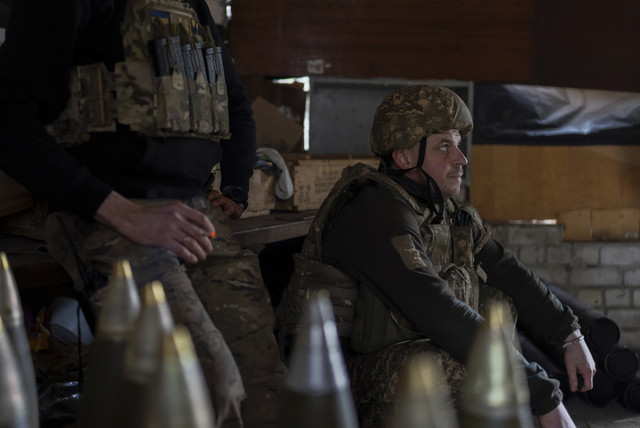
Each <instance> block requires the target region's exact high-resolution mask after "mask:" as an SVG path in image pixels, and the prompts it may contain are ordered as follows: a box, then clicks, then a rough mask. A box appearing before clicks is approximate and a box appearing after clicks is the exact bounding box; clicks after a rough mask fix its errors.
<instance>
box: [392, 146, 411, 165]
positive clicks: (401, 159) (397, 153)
mask: <svg viewBox="0 0 640 428" xmlns="http://www.w3.org/2000/svg"><path fill="white" fill-rule="evenodd" d="M391 157H392V158H393V162H394V163H395V164H396V166H397V167H398V168H400V169H409V168H411V167H412V166H415V162H413V157H412V153H411V152H410V151H409V150H407V149H398V150H394V151H392V152H391Z"/></svg>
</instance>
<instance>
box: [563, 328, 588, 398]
mask: <svg viewBox="0 0 640 428" xmlns="http://www.w3.org/2000/svg"><path fill="white" fill-rule="evenodd" d="M565 343H567V346H566V347H565V348H564V365H565V368H566V369H567V375H568V376H569V389H570V390H571V391H572V392H576V391H580V392H584V391H589V390H590V389H592V388H593V376H594V375H595V374H596V364H595V362H594V361H593V357H592V356H591V352H589V348H588V347H587V344H586V343H585V342H584V338H583V337H582V335H581V334H580V330H576V331H574V332H573V333H571V334H570V335H569V336H567V338H566V339H565Z"/></svg>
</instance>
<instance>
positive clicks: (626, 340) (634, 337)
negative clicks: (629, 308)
mask: <svg viewBox="0 0 640 428" xmlns="http://www.w3.org/2000/svg"><path fill="white" fill-rule="evenodd" d="M620 344H621V345H624V346H626V347H628V348H629V349H631V350H632V351H634V352H636V353H637V352H640V330H638V329H633V330H622V331H621V332H620Z"/></svg>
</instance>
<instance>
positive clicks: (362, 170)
mask: <svg viewBox="0 0 640 428" xmlns="http://www.w3.org/2000/svg"><path fill="white" fill-rule="evenodd" d="M371 181H374V182H378V183H381V184H383V185H384V186H386V187H387V188H388V189H390V190H391V191H392V192H393V193H395V194H396V195H397V196H399V197H400V198H402V199H404V200H405V201H406V202H407V203H408V204H409V206H410V207H411V209H412V210H413V212H414V214H415V215H416V217H417V218H418V222H419V223H420V224H421V227H420V232H421V236H422V241H423V245H424V249H425V252H426V255H427V256H428V257H429V259H430V260H431V261H432V264H433V267H434V269H435V270H436V272H437V273H438V274H439V275H440V277H441V278H443V279H444V280H445V281H447V284H448V287H449V289H450V290H451V292H452V293H453V294H454V295H455V296H456V297H457V298H458V299H459V300H461V301H463V302H465V303H467V304H469V305H470V306H471V307H472V308H474V309H475V310H477V309H478V294H479V293H478V287H479V281H480V280H483V281H484V280H485V279H486V276H485V274H484V272H483V271H482V269H481V268H480V267H479V266H475V265H474V255H475V254H477V252H478V251H480V249H481V248H482V246H483V245H484V243H485V242H486V241H487V240H488V239H489V233H488V232H487V231H486V230H485V229H484V227H482V223H481V220H480V217H479V215H478V214H477V212H476V211H475V209H473V208H472V207H462V208H458V209H456V208H455V207H454V205H453V202H452V201H447V203H446V204H447V205H446V209H445V213H446V214H445V218H444V220H443V222H442V223H440V224H431V221H432V220H433V218H434V217H435V213H432V212H430V210H428V209H426V208H425V206H423V205H421V204H419V203H418V202H417V201H416V200H415V199H414V198H413V197H412V196H411V195H409V194H408V193H407V191H406V190H405V189H404V188H402V186H400V184H398V183H397V182H395V181H394V180H393V179H391V178H390V177H388V176H386V175H384V174H381V173H379V172H377V171H376V170H374V169H373V168H371V167H369V166H367V165H364V164H358V165H354V166H352V167H347V168H346V169H345V170H344V171H343V173H342V177H341V179H340V180H339V181H338V183H336V185H335V186H334V188H333V190H332V191H331V193H330V194H329V195H328V196H327V198H326V199H325V201H324V202H323V204H322V206H321V207H320V209H319V210H318V213H317V214H316V216H315V218H314V221H313V222H312V224H311V227H310V229H309V235H308V236H307V239H306V240H305V243H304V245H303V248H302V251H301V253H300V254H296V255H295V256H294V264H295V266H294V272H293V275H292V277H291V280H290V282H289V287H288V288H287V289H286V290H285V293H284V294H283V297H282V303H281V304H280V307H279V308H278V316H279V317H280V318H281V319H282V321H283V326H284V327H285V329H286V330H287V334H290V333H296V332H297V331H298V330H299V327H300V324H299V322H298V319H299V316H300V314H301V313H302V310H303V309H304V305H305V303H306V299H307V298H308V296H309V295H310V294H311V293H313V292H316V291H317V290H320V289H326V290H328V291H329V293H330V298H331V301H332V303H333V307H334V313H335V318H336V323H337V327H338V333H339V335H340V336H341V337H344V338H350V341H351V347H352V348H353V349H354V350H356V351H358V352H371V351H374V350H376V349H380V348H382V347H384V346H386V345H389V344H392V343H396V342H399V341H402V340H407V339H419V338H424V335H422V334H421V333H419V332H417V331H416V330H415V328H413V326H412V325H411V323H410V322H409V321H408V320H407V319H406V318H405V317H403V316H402V314H401V313H400V311H399V310H397V309H396V308H395V307H394V305H393V304H392V303H391V302H389V301H388V299H386V298H385V297H384V296H382V295H381V293H380V292H379V291H378V290H372V289H370V288H369V287H366V286H361V285H360V284H359V283H358V281H357V280H355V279H354V278H353V277H351V276H349V275H347V274H345V273H344V272H342V271H340V270H338V269H336V268H334V267H333V266H330V265H327V264H324V263H322V252H321V241H322V233H323V232H324V230H325V229H326V227H327V226H328V225H329V221H330V219H331V218H332V217H333V216H334V215H336V214H337V213H338V211H340V209H341V208H342V207H343V206H344V205H345V204H346V203H347V201H348V200H350V199H351V197H352V196H353V195H354V194H355V193H356V192H357V188H358V187H360V186H364V185H365V184H367V183H368V182H371ZM474 230H475V240H474Z"/></svg>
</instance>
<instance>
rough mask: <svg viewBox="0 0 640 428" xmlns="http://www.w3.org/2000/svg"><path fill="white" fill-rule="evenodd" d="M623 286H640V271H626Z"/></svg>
mask: <svg viewBox="0 0 640 428" xmlns="http://www.w3.org/2000/svg"><path fill="white" fill-rule="evenodd" d="M624 285H640V269H633V270H628V271H626V272H625V273H624Z"/></svg>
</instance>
